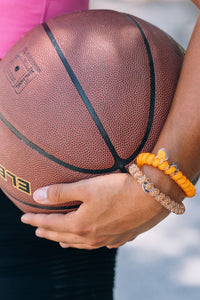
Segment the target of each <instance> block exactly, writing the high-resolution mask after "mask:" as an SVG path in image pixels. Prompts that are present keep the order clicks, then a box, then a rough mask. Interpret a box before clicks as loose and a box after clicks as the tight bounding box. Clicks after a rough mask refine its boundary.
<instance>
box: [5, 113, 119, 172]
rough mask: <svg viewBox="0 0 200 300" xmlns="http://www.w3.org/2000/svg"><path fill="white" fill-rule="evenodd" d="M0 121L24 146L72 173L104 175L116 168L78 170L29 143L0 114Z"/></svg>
mask: <svg viewBox="0 0 200 300" xmlns="http://www.w3.org/2000/svg"><path fill="white" fill-rule="evenodd" d="M0 119H1V121H2V122H3V123H4V124H5V125H6V126H7V127H8V129H10V131H11V132H12V133H14V135H15V136H16V137H18V138H19V139H20V140H21V141H22V142H23V143H24V144H26V145H27V146H29V147H30V148H31V149H33V150H35V151H37V152H38V153H40V154H41V155H43V156H45V157H47V158H48V159H50V160H52V161H54V162H55V163H57V164H59V165H61V166H63V167H64V168H67V169H70V170H73V171H77V172H80V173H86V174H104V173H109V172H113V171H115V170H117V166H116V165H115V164H114V166H113V167H111V168H107V169H100V170H93V169H84V168H79V167H76V166H73V165H70V164H68V163H66V162H64V161H62V160H60V159H59V158H57V157H55V156H53V155H52V154H50V153H48V152H46V151H45V150H43V149H42V148H40V147H39V146H37V145H36V144H34V143H33V142H31V141H30V140H29V139H27V138H26V137H25V136H24V135H23V134H22V133H21V132H19V131H18V130H17V129H16V128H15V127H14V126H13V125H12V124H11V123H10V122H9V121H8V120H7V119H6V118H5V117H4V116H3V115H2V114H1V113H0Z"/></svg>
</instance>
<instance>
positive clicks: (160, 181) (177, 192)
mask: <svg viewBox="0 0 200 300" xmlns="http://www.w3.org/2000/svg"><path fill="white" fill-rule="evenodd" d="M142 171H143V172H144V174H145V175H146V177H147V178H149V179H150V181H151V182H152V183H153V184H154V186H155V187H157V188H158V189H159V190H160V191H162V192H163V193H164V194H166V195H168V196H169V197H170V198H171V199H173V200H175V201H176V202H178V203H180V202H181V201H182V200H183V199H184V197H185V195H184V192H183V191H182V189H181V188H180V187H179V186H178V185H177V184H176V183H175V182H174V181H173V180H172V179H171V178H170V176H168V175H166V174H164V173H163V172H162V171H160V170H159V169H157V168H154V167H152V166H148V165H144V166H143V167H142Z"/></svg>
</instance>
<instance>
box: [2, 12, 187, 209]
mask: <svg viewBox="0 0 200 300" xmlns="http://www.w3.org/2000/svg"><path fill="white" fill-rule="evenodd" d="M182 61H183V54H182V51H181V49H180V47H179V46H178V44H177V43H176V42H174V41H173V40H172V39H171V38H170V37H169V36H168V35H167V34H166V33H164V32H163V31H161V30H160V29H158V28H156V27H155V26H153V25H151V24H149V23H147V22H145V21H143V20H141V19H139V18H137V17H134V16H131V15H128V14H124V13H119V12H115V11H107V10H93V11H92V10H91V11H84V12H78V13H72V14H66V15H63V16H60V17H56V18H53V19H51V20H49V21H47V23H44V24H41V25H39V26H37V27H35V28H34V29H33V30H31V31H30V32H29V33H28V34H26V35H25V36H24V37H23V38H21V39H20V40H19V41H18V42H17V44H16V45H15V46H14V47H13V48H12V49H11V50H10V51H9V52H8V53H7V55H6V56H5V58H4V59H3V60H2V62H1V63H0V78H1V80H0V138H1V143H0V187H1V188H2V190H3V191H4V192H5V193H6V195H7V196H8V197H9V198H10V199H11V200H12V201H13V202H14V203H15V204H16V205H17V206H18V207H19V208H20V209H21V210H23V211H24V212H45V213H46V212H64V211H65V212H66V211H70V210H72V209H76V208H77V207H78V205H79V202H78V201H74V202H71V203H66V204H65V205H62V206H60V207H56V206H49V207H47V206H42V205H39V204H37V203H36V202H34V200H33V198H32V193H33V192H34V191H35V190H36V189H37V188H39V187H42V186H46V185H50V184H54V183H63V182H73V181H77V180H80V179H83V178H89V177H91V176H97V175H100V174H106V173H110V172H119V171H121V172H125V171H126V170H127V166H128V165H129V164H130V163H131V162H132V161H134V159H135V157H136V156H137V154H138V153H140V152H141V151H151V150H152V148H153V146H154V144H155V143H156V141H157V139H158V136H159V134H160V131H161V129H162V127H163V124H164V122H165V119H166V117H167V114H168V112H169V108H170V105H171V102H172V99H173V95H174V91H175V88H176V84H177V80H178V77H179V73H180V69H181V65H182Z"/></svg>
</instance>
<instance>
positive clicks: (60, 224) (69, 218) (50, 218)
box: [21, 211, 76, 233]
mask: <svg viewBox="0 0 200 300" xmlns="http://www.w3.org/2000/svg"><path fill="white" fill-rule="evenodd" d="M75 216H76V211H73V212H71V213H68V214H33V213H27V214H25V215H23V216H22V217H21V221H22V222H23V223H25V224H29V225H32V226H35V227H40V228H44V229H47V230H52V231H57V232H69V233H71V232H73V228H74V223H75V220H74V219H75Z"/></svg>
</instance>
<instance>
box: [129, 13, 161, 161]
mask: <svg viewBox="0 0 200 300" xmlns="http://www.w3.org/2000/svg"><path fill="white" fill-rule="evenodd" d="M124 15H125V16H127V17H128V18H129V19H130V20H131V21H133V22H134V23H135V25H136V26H137V28H138V29H139V31H140V33H141V35H142V38H143V41H144V44H145V47H146V51H147V55H148V59H149V68H150V81H151V91H150V108H149V118H148V123H147V128H146V132H145V134H144V136H143V139H142V141H141V143H140V145H139V146H138V148H137V149H136V151H135V152H134V153H133V154H132V155H131V156H130V157H129V158H127V159H126V161H127V163H130V162H131V161H133V160H134V159H135V158H136V156H137V155H138V154H139V153H140V152H141V151H142V149H143V147H144V146H145V144H146V141H147V139H148V137H149V134H150V131H151V128H152V124H153V119H154V109H155V93H156V92H155V85H156V80H155V70H154V62H153V57H152V54H151V49H150V45H149V43H148V40H147V38H146V35H145V33H144V31H143V30H142V28H141V26H140V25H139V23H138V22H137V21H136V20H135V19H134V18H133V17H132V16H130V15H128V14H124Z"/></svg>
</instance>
